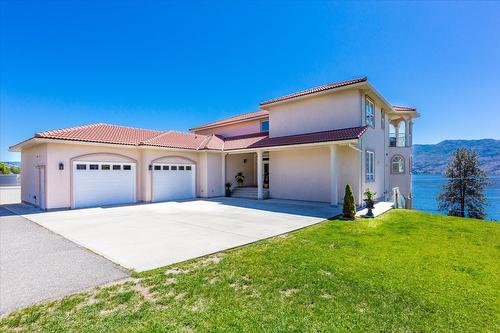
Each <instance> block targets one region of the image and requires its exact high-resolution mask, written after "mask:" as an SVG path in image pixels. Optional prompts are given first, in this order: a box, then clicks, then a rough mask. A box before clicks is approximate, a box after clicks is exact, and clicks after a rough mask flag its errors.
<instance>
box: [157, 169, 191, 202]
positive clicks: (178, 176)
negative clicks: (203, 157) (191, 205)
mask: <svg viewBox="0 0 500 333" xmlns="http://www.w3.org/2000/svg"><path fill="white" fill-rule="evenodd" d="M195 197H196V193H195V166H194V165H179V164H155V165H154V167H153V201H155V202H158V201H169V200H181V199H192V198H195Z"/></svg>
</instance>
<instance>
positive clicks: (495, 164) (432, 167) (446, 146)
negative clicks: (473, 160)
mask: <svg viewBox="0 0 500 333" xmlns="http://www.w3.org/2000/svg"><path fill="white" fill-rule="evenodd" d="M460 147H465V148H472V149H475V150H476V151H477V153H478V155H479V163H480V166H481V168H483V170H484V171H486V172H487V173H488V174H490V175H500V140H494V139H482V140H445V141H442V142H440V143H438V144H434V145H413V173H414V174H442V173H444V171H445V169H446V165H447V164H448V162H449V160H450V154H451V153H452V152H453V151H454V150H455V149H457V148H460Z"/></svg>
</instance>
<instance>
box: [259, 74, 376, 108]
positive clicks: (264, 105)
mask: <svg viewBox="0 0 500 333" xmlns="http://www.w3.org/2000/svg"><path fill="white" fill-rule="evenodd" d="M367 83H368V81H367V80H366V81H361V82H357V83H353V84H349V85H345V86H341V87H336V88H331V89H327V90H323V91H318V92H314V93H310V94H305V95H302V96H296V97H291V98H287V99H284V100H281V101H276V102H263V103H261V104H260V105H259V106H260V108H261V109H263V110H267V111H269V110H268V109H267V108H268V107H271V106H276V105H282V104H287V103H294V102H297V101H299V100H303V99H307V98H311V97H315V96H320V95H326V94H331V93H334V92H338V91H343V90H348V89H354V88H360V87H362V86H364V85H366V84H367Z"/></svg>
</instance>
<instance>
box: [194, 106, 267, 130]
mask: <svg viewBox="0 0 500 333" xmlns="http://www.w3.org/2000/svg"><path fill="white" fill-rule="evenodd" d="M252 113H262V114H261V115H256V116H255V117H261V116H264V115H266V114H269V111H267V110H262V109H260V110H257V111H252V112H245V113H241V114H237V115H234V116H229V117H225V118H222V119H219V120H216V121H212V122H209V123H205V124H202V125H198V126H195V127H191V128H190V129H189V130H190V131H191V130H196V129H201V128H204V127H211V126H221V125H224V124H226V123H230V122H232V121H238V120H231V119H233V118H238V117H245V116H248V115H250V114H252ZM251 118H253V117H248V118H243V119H241V120H242V121H243V120H248V119H251Z"/></svg>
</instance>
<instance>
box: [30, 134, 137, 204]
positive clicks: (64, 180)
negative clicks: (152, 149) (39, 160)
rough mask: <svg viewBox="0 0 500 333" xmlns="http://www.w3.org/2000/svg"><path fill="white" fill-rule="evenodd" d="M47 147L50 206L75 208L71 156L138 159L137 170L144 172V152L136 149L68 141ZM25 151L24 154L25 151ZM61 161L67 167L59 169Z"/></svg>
mask: <svg viewBox="0 0 500 333" xmlns="http://www.w3.org/2000/svg"><path fill="white" fill-rule="evenodd" d="M46 146H47V166H46V175H47V207H46V208H47V209H54V208H70V207H71V168H72V166H71V163H70V161H71V159H75V160H80V159H81V160H86V161H96V162H117V161H123V162H126V161H131V160H135V161H137V166H136V168H137V169H136V170H137V172H138V173H140V169H141V161H140V151H139V150H138V149H136V148H118V147H111V146H97V145H81V144H66V143H48V144H46ZM22 154H23V155H24V151H23V152H22ZM89 154H90V155H89ZM82 155H85V156H82ZM80 156H81V157H80ZM59 163H63V164H64V170H59ZM139 175H140V174H139ZM138 178H139V179H138V183H137V186H136V188H137V200H138V201H141V200H142V198H141V192H140V188H141V177H140V176H139V177H138Z"/></svg>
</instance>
